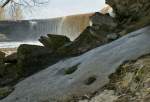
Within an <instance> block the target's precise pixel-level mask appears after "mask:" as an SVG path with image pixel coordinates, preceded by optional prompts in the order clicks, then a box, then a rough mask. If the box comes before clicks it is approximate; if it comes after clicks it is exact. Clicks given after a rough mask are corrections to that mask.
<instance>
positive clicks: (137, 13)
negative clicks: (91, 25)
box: [106, 0, 150, 36]
mask: <svg viewBox="0 0 150 102" xmlns="http://www.w3.org/2000/svg"><path fill="white" fill-rule="evenodd" d="M106 3H107V4H109V5H110V6H111V7H112V8H113V12H114V13H115V15H116V17H115V19H116V21H117V22H118V27H117V29H118V33H119V34H120V35H121V36H123V35H125V34H128V33H129V32H132V31H134V30H137V29H140V28H142V27H145V26H147V25H149V24H150V12H149V11H150V2H149V0H132V1H131V0H123V1H122V0H106Z"/></svg>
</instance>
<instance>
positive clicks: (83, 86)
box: [0, 27, 150, 102]
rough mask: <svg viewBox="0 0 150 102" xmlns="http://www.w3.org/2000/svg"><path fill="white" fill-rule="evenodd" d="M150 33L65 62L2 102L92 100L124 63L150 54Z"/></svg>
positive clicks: (142, 32)
mask: <svg viewBox="0 0 150 102" xmlns="http://www.w3.org/2000/svg"><path fill="white" fill-rule="evenodd" d="M149 33H150V27H146V28H143V29H140V30H138V31H135V32H133V33H130V34H128V35H127V36H124V37H122V38H120V39H118V40H116V41H114V42H112V43H109V44H106V45H104V46H101V47H98V48H96V49H93V50H91V51H89V52H87V53H85V54H83V55H81V56H78V57H74V58H71V59H67V60H62V61H60V62H58V63H57V64H55V65H53V66H50V67H48V68H47V69H45V70H43V71H41V72H39V73H37V74H35V75H33V76H31V77H29V78H27V79H25V80H24V81H22V82H20V83H19V84H17V85H16V86H15V90H14V91H13V92H12V93H11V94H10V95H9V96H8V97H6V98H5V99H3V100H1V101H0V102H27V101H28V102H44V101H50V102H58V101H61V102H67V101H68V100H71V99H74V100H76V99H77V100H78V98H82V97H83V98H84V97H90V96H91V95H92V94H93V93H95V92H97V90H99V89H100V88H102V87H103V86H104V85H106V84H108V83H109V76H110V75H111V74H112V73H114V72H115V71H116V69H118V67H119V66H120V65H122V64H123V63H124V62H125V61H128V60H136V59H137V58H139V57H141V56H143V55H146V54H149V53H150V42H148V40H149V38H150V35H149ZM148 76H149V75H148Z"/></svg>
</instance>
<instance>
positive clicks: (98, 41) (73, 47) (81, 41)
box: [56, 27, 108, 56]
mask: <svg viewBox="0 0 150 102" xmlns="http://www.w3.org/2000/svg"><path fill="white" fill-rule="evenodd" d="M106 43H108V39H107V34H105V33H104V34H103V33H101V32H96V31H95V30H94V29H93V28H92V27H87V28H86V29H85V30H84V31H83V32H82V33H81V34H80V35H79V37H77V38H76V39H75V40H74V41H73V42H71V43H68V44H66V45H64V46H62V47H60V48H58V49H57V51H56V53H57V54H58V55H65V56H74V55H80V54H82V53H85V52H87V51H89V50H91V49H93V48H95V47H98V46H100V45H103V44H106Z"/></svg>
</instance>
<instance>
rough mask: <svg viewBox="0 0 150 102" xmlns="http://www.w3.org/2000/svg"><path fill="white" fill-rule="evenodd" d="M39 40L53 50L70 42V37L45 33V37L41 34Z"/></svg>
mask: <svg viewBox="0 0 150 102" xmlns="http://www.w3.org/2000/svg"><path fill="white" fill-rule="evenodd" d="M39 41H40V42H41V43H42V44H43V45H44V46H45V47H47V48H50V49H51V50H52V51H55V50H56V49H58V48H59V47H61V46H63V45H65V44H66V43H69V42H71V41H70V39H69V38H68V37H66V36H64V35H54V34H47V37H45V36H41V37H40V39H39Z"/></svg>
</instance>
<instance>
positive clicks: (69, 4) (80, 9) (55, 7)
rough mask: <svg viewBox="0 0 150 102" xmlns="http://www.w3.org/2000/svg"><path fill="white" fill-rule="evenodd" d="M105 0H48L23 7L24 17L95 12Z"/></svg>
mask: <svg viewBox="0 0 150 102" xmlns="http://www.w3.org/2000/svg"><path fill="white" fill-rule="evenodd" d="M104 4H105V0H49V2H48V3H47V4H44V5H41V6H39V7H32V8H30V9H32V10H29V9H25V11H24V13H23V15H24V19H45V18H55V17H60V16H66V15H74V14H81V13H88V12H96V11H99V10H100V9H101V8H103V7H104Z"/></svg>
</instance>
